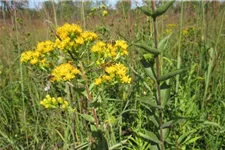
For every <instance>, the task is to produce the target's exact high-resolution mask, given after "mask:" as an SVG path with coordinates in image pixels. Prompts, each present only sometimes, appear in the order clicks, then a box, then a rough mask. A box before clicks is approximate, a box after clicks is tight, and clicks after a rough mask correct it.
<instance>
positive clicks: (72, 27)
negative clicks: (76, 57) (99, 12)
mask: <svg viewBox="0 0 225 150" xmlns="http://www.w3.org/2000/svg"><path fill="white" fill-rule="evenodd" d="M56 34H57V39H56V41H55V47H57V48H59V49H60V50H64V51H68V50H72V49H75V48H77V47H79V46H81V45H83V44H84V43H85V42H89V41H93V40H95V39H97V38H98V36H97V34H95V33H94V32H89V31H82V29H81V27H80V26H79V25H76V24H68V23H66V24H64V25H63V26H61V27H59V28H58V29H57V32H56Z"/></svg>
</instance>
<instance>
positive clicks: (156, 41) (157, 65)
mask: <svg viewBox="0 0 225 150" xmlns="http://www.w3.org/2000/svg"><path fill="white" fill-rule="evenodd" d="M151 2H152V12H153V13H154V11H155V7H156V6H155V1H151ZM153 24H154V40H155V48H156V49H157V48H158V35H157V29H156V18H155V19H154V20H153ZM155 62H156V73H157V81H156V86H157V92H158V101H157V103H158V105H159V106H160V107H161V106H162V102H161V94H160V81H159V78H160V62H159V55H157V56H156V58H155ZM162 124H163V112H162V110H161V109H160V110H159V126H160V141H161V150H164V149H165V148H164V140H163V129H162Z"/></svg>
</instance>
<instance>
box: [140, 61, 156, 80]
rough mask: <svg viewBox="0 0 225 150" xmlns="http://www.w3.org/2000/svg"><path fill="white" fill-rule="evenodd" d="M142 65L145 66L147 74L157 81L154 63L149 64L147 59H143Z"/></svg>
mask: <svg viewBox="0 0 225 150" xmlns="http://www.w3.org/2000/svg"><path fill="white" fill-rule="evenodd" d="M141 63H142V65H143V66H144V69H145V72H146V74H147V75H148V76H149V77H150V78H152V79H153V80H156V74H155V71H154V62H147V61H146V60H145V59H142V60H141Z"/></svg>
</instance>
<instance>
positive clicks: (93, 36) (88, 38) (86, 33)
mask: <svg viewBox="0 0 225 150" xmlns="http://www.w3.org/2000/svg"><path fill="white" fill-rule="evenodd" d="M81 36H82V38H83V39H84V41H85V42H86V41H93V40H96V39H97V38H98V35H97V34H95V33H94V32H89V31H84V32H82V33H81Z"/></svg>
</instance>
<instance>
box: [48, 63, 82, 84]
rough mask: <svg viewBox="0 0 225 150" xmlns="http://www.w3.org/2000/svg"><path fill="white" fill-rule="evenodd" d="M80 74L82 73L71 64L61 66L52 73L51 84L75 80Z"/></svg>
mask: <svg viewBox="0 0 225 150" xmlns="http://www.w3.org/2000/svg"><path fill="white" fill-rule="evenodd" d="M79 73H80V71H79V70H78V69H77V68H76V67H74V66H73V65H71V64H70V63H65V64H61V65H59V66H57V67H56V68H55V69H54V70H53V71H52V73H51V75H52V76H53V77H52V78H51V82H54V81H57V82H60V81H68V80H71V79H73V78H75V75H77V74H79Z"/></svg>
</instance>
